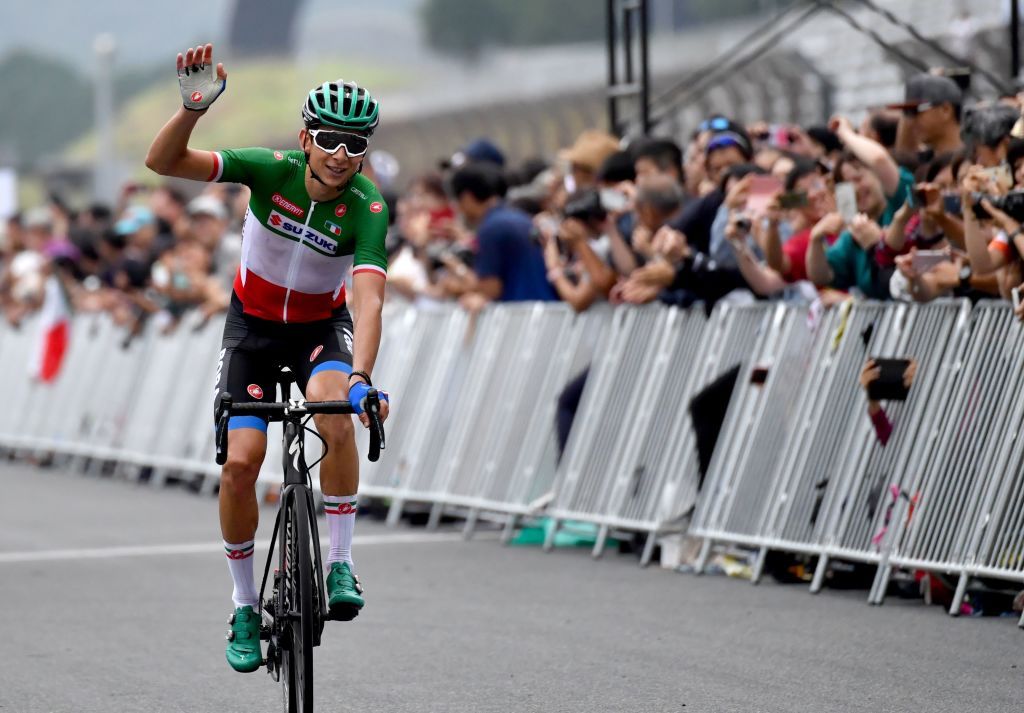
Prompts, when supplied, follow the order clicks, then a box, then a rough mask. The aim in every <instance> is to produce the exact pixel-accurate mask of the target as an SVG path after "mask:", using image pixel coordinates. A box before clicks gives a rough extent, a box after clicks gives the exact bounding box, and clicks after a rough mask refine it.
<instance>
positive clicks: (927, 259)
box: [910, 250, 950, 275]
mask: <svg viewBox="0 0 1024 713" xmlns="http://www.w3.org/2000/svg"><path fill="white" fill-rule="evenodd" d="M949 260H950V257H949V253H947V252H946V251H945V250H918V251H917V252H916V253H914V257H913V258H912V259H911V261H910V264H911V265H913V267H914V271H915V272H917V274H919V275H920V274H922V273H925V272H928V271H929V270H931V269H932V268H933V267H935V266H936V265H939V264H940V263H944V262H948V261H949Z"/></svg>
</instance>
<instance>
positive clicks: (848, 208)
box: [836, 182, 857, 224]
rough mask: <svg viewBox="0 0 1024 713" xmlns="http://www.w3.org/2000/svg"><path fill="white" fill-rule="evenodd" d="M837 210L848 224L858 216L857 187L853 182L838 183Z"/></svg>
mask: <svg viewBox="0 0 1024 713" xmlns="http://www.w3.org/2000/svg"><path fill="white" fill-rule="evenodd" d="M836 210H838V211H839V215H841V216H843V221H845V222H846V223H847V224H850V223H851V222H853V219H854V218H856V217H857V189H856V188H854V185H853V184H852V183H846V182H844V183H837V184H836Z"/></svg>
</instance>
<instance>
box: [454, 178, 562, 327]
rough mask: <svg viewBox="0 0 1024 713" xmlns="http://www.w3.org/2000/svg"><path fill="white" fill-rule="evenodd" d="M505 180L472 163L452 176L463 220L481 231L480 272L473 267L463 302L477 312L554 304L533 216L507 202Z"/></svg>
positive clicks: (468, 273) (477, 263)
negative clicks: (493, 306) (498, 305)
mask: <svg viewBox="0 0 1024 713" xmlns="http://www.w3.org/2000/svg"><path fill="white" fill-rule="evenodd" d="M505 192H506V185H505V179H504V177H503V176H502V174H501V171H500V169H498V168H497V167H496V166H493V165H490V164H487V163H471V164H466V165H465V166H463V167H462V168H459V169H458V170H456V172H455V174H454V175H453V176H452V178H451V193H452V195H453V196H454V198H455V202H456V205H457V207H458V210H459V213H460V214H461V216H462V218H463V219H464V220H465V221H466V223H467V225H469V226H470V227H472V228H474V229H475V230H476V241H477V252H476V257H475V261H474V269H473V270H469V269H468V268H467V270H466V274H465V275H464V277H465V279H466V283H465V286H464V288H463V289H462V290H461V298H462V304H463V306H465V307H466V308H467V309H470V310H471V311H475V310H479V309H480V308H482V307H483V306H484V305H485V304H486V303H487V302H490V301H502V302H511V301H521V300H554V299H557V296H556V294H555V292H554V290H553V289H552V287H551V285H550V284H548V281H547V271H546V270H545V267H544V257H543V255H542V254H541V250H540V247H539V246H538V245H537V244H536V243H534V242H533V241H532V240H531V239H530V234H531V232H532V230H533V223H532V221H531V220H530V216H529V215H527V214H526V213H524V212H523V211H521V210H517V209H515V208H511V207H509V206H507V205H506V204H505V203H504V200H503V199H504V197H505Z"/></svg>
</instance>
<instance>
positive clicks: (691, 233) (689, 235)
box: [668, 190, 725, 253]
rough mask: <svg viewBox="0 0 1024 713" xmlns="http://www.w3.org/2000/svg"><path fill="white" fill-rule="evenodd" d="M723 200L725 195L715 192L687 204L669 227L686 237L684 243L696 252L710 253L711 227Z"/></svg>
mask: <svg viewBox="0 0 1024 713" xmlns="http://www.w3.org/2000/svg"><path fill="white" fill-rule="evenodd" d="M724 200H725V194H723V193H722V192H721V191H718V190H715V191H712V192H711V193H709V194H707V195H706V196H704V197H703V198H698V199H697V200H695V201H693V202H691V203H689V204H687V206H686V207H685V208H683V212H682V213H680V214H679V217H677V218H674V219H672V220H670V221H669V223H668V224H669V226H671V227H672V228H675V229H676V230H678V231H679V232H681V233H683V234H684V235H685V236H686V242H687V243H688V244H689V246H690V247H691V248H693V249H694V250H695V251H697V252H702V253H710V252H711V225H712V224H713V223H714V222H715V216H716V215H717V214H718V208H719V207H720V206H721V205H722V202H723V201H724Z"/></svg>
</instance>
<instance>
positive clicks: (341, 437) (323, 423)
mask: <svg viewBox="0 0 1024 713" xmlns="http://www.w3.org/2000/svg"><path fill="white" fill-rule="evenodd" d="M316 430H317V432H318V433H319V434H320V435H321V436H322V437H323V439H324V440H325V441H327V445H328V446H332V445H340V444H344V443H349V442H351V441H353V440H354V439H355V436H356V429H355V426H353V424H352V417H351V416H340V415H337V416H335V415H332V416H320V417H318V418H317V419H316Z"/></svg>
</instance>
